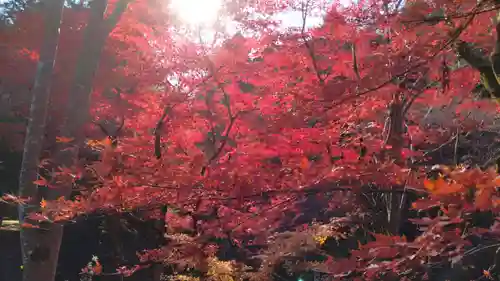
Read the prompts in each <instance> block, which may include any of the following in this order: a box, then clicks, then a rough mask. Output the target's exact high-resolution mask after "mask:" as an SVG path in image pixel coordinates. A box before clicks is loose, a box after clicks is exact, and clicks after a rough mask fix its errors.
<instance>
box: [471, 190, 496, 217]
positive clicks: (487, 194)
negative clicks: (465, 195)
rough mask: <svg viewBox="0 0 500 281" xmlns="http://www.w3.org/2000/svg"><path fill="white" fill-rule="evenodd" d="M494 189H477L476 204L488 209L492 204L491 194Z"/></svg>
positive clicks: (480, 207) (482, 208)
mask: <svg viewBox="0 0 500 281" xmlns="http://www.w3.org/2000/svg"><path fill="white" fill-rule="evenodd" d="M492 195H493V190H492V189H491V188H484V189H480V190H478V191H477V195H476V200H475V202H474V206H475V207H476V208H478V209H479V210H481V211H484V210H488V209H489V208H491V206H492V202H491V196H492Z"/></svg>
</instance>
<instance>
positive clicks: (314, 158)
mask: <svg viewBox="0 0 500 281" xmlns="http://www.w3.org/2000/svg"><path fill="white" fill-rule="evenodd" d="M307 159H308V160H309V161H312V162H316V161H319V160H321V154H311V155H307Z"/></svg>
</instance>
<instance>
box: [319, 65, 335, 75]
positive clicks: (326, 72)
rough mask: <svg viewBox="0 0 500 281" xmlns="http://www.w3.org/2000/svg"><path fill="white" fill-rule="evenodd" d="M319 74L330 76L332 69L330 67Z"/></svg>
mask: <svg viewBox="0 0 500 281" xmlns="http://www.w3.org/2000/svg"><path fill="white" fill-rule="evenodd" d="M318 73H319V75H330V74H331V73H332V67H331V66H329V67H328V68H326V69H322V70H320V71H318Z"/></svg>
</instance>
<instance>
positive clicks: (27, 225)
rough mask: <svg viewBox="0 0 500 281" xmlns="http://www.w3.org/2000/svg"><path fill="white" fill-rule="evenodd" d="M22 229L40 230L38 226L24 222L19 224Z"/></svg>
mask: <svg viewBox="0 0 500 281" xmlns="http://www.w3.org/2000/svg"><path fill="white" fill-rule="evenodd" d="M21 227H22V228H40V227H39V226H38V225H34V224H31V223H27V222H24V223H22V224H21Z"/></svg>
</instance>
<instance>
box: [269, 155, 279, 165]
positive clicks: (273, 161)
mask: <svg viewBox="0 0 500 281" xmlns="http://www.w3.org/2000/svg"><path fill="white" fill-rule="evenodd" d="M269 163H271V164H274V165H281V164H282V162H281V158H279V156H275V157H273V158H270V159H269Z"/></svg>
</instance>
